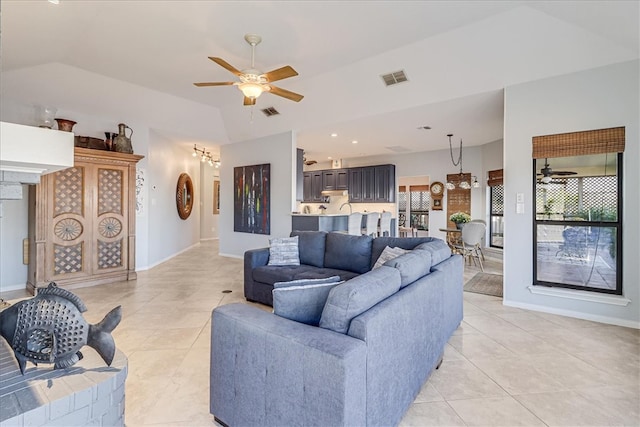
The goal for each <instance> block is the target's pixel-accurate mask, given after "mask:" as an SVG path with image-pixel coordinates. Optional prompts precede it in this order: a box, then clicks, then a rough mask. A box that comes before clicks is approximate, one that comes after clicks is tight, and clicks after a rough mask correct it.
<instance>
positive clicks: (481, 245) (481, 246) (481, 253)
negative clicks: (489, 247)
mask: <svg viewBox="0 0 640 427" xmlns="http://www.w3.org/2000/svg"><path fill="white" fill-rule="evenodd" d="M469 222H479V223H480V224H484V228H485V232H486V230H487V221H485V220H484V219H472V220H471V221H469ZM484 239H485V235H484V234H483V235H482V242H481V243H480V255H482V260H483V261H484V252H483V251H482V248H483V247H484Z"/></svg>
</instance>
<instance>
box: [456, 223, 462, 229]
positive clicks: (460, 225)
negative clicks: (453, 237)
mask: <svg viewBox="0 0 640 427" xmlns="http://www.w3.org/2000/svg"><path fill="white" fill-rule="evenodd" d="M463 226H464V222H456V228H457V229H458V230H462V227H463Z"/></svg>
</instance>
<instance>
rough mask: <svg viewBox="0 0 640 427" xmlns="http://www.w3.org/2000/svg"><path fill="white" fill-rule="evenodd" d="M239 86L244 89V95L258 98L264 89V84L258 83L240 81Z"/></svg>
mask: <svg viewBox="0 0 640 427" xmlns="http://www.w3.org/2000/svg"><path fill="white" fill-rule="evenodd" d="M238 88H239V89H240V90H241V91H242V93H243V95H244V96H246V97H247V98H249V99H256V98H257V97H259V96H260V95H262V92H263V91H264V90H263V88H262V86H261V85H259V84H257V83H240V84H239V85H238Z"/></svg>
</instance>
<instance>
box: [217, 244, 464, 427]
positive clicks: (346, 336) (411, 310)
mask: <svg viewBox="0 0 640 427" xmlns="http://www.w3.org/2000/svg"><path fill="white" fill-rule="evenodd" d="M376 240H379V239H374V241H373V242H371V243H372V245H373V244H375V241H376ZM399 240H401V239H399ZM385 246H386V245H385ZM325 258H326V255H325ZM376 259H377V258H376ZM462 286H463V261H462V258H461V257H460V256H459V255H451V252H450V250H449V248H448V247H447V245H446V244H445V243H444V242H442V241H441V240H438V239H432V240H431V241H429V242H426V243H422V244H420V245H418V246H417V247H416V248H415V249H414V250H412V251H410V252H408V253H406V254H404V255H401V256H399V257H397V258H395V259H392V260H390V261H387V262H386V263H385V264H384V265H383V266H382V267H378V268H376V269H373V270H371V271H368V272H365V273H362V274H359V275H357V277H354V278H352V279H350V280H347V281H345V282H343V283H340V284H337V285H335V286H334V287H333V288H332V289H331V290H330V292H329V296H328V299H327V301H326V304H325V305H324V309H323V311H322V317H321V320H320V324H319V326H311V325H308V324H304V323H299V322H296V321H293V320H290V319H287V318H284V317H281V316H278V315H276V314H274V313H270V312H268V311H265V310H262V309H260V308H258V307H255V306H251V305H248V304H229V305H224V306H221V307H217V308H216V309H214V310H213V312H212V328H211V370H210V411H211V413H212V414H213V415H214V417H215V419H216V420H217V421H218V422H220V423H222V424H225V425H228V426H231V427H235V426H302V425H317V426H392V425H397V424H398V423H399V422H400V421H401V419H402V417H403V415H404V414H405V412H406V410H407V409H408V407H409V405H410V404H411V403H412V402H413V400H414V399H415V397H416V396H417V394H418V393H419V391H420V389H421V387H422V386H423V384H424V382H425V381H426V380H427V379H428V377H429V375H430V374H431V372H432V371H433V369H435V368H436V367H437V366H439V363H441V361H442V357H443V352H444V347H445V344H446V342H447V341H448V339H449V338H450V336H451V335H452V333H453V332H454V331H455V330H456V328H457V327H458V325H459V324H460V322H461V320H462Z"/></svg>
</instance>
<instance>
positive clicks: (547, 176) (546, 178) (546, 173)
mask: <svg viewBox="0 0 640 427" xmlns="http://www.w3.org/2000/svg"><path fill="white" fill-rule="evenodd" d="M569 175H577V172H572V171H554V170H553V169H551V166H549V162H548V160H547V159H546V158H545V159H544V167H543V168H542V169H540V173H539V174H538V176H541V177H542V178H538V179H539V180H540V181H541V182H542V183H544V184H549V183H550V182H551V181H552V179H553V178H554V177H558V176H569Z"/></svg>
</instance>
